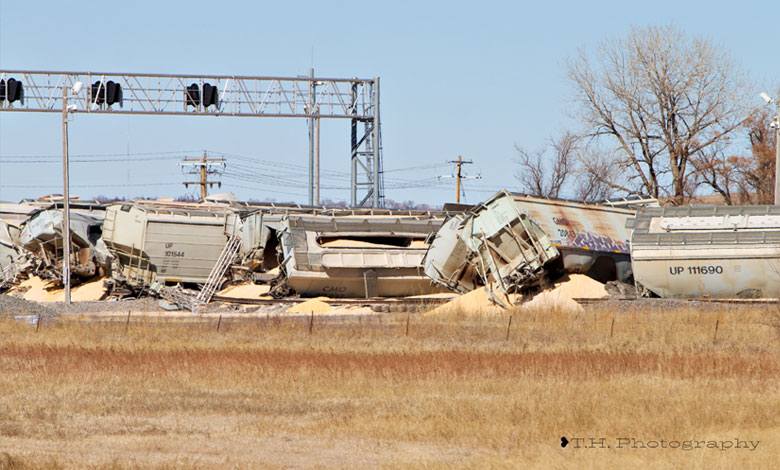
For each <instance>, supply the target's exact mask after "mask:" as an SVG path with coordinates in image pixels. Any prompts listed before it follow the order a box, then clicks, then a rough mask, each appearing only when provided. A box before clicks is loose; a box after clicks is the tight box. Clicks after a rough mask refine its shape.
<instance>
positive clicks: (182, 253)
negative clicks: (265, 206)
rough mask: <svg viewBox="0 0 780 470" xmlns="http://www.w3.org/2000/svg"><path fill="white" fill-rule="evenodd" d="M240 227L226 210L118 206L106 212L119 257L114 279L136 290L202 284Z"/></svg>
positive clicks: (108, 235) (111, 244) (107, 233)
mask: <svg viewBox="0 0 780 470" xmlns="http://www.w3.org/2000/svg"><path fill="white" fill-rule="evenodd" d="M240 224H241V220H240V217H239V216H238V215H237V214H236V213H235V211H233V210H231V209H230V208H227V207H223V206H214V207H205V206H204V207H197V206H195V205H192V207H187V206H184V205H180V207H176V206H174V205H171V206H170V207H168V206H165V205H155V204H144V203H122V204H113V205H111V206H109V207H108V208H107V209H106V218H105V222H104V224H103V240H104V242H105V244H106V246H108V249H109V250H110V251H111V253H112V254H113V255H114V258H115V269H114V272H113V274H114V277H115V278H117V280H119V281H124V282H125V283H126V284H127V285H128V286H129V287H131V288H134V289H141V288H143V287H145V286H147V285H149V284H152V283H161V284H165V283H193V284H202V283H205V282H206V281H207V280H208V277H209V274H210V273H211V270H212V268H213V267H214V265H215V264H216V262H217V260H218V259H219V257H220V254H221V253H222V251H223V249H224V248H225V245H226V244H227V241H228V239H229V237H230V236H232V235H234V234H236V233H238V231H239V230H240Z"/></svg>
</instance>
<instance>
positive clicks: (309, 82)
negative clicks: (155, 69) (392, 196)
mask: <svg viewBox="0 0 780 470" xmlns="http://www.w3.org/2000/svg"><path fill="white" fill-rule="evenodd" d="M11 78H13V79H15V80H17V81H19V82H21V83H22V86H23V90H24V92H23V97H22V99H21V100H18V101H14V102H8V101H7V100H5V99H2V100H0V111H6V112H9V111H12V112H51V113H61V112H62V100H63V93H62V88H63V85H65V86H67V88H68V89H69V90H70V89H73V86H74V85H75V84H76V83H78V82H81V83H82V84H83V86H82V88H81V90H79V91H78V93H75V94H74V93H71V92H69V97H68V104H69V105H75V109H73V110H72V112H76V113H86V114H92V113H97V114H148V115H153V114H156V115H181V116H240V117H292V118H307V119H310V127H311V126H313V122H314V120H316V119H321V118H327V119H348V120H350V121H351V133H350V144H351V145H350V148H351V155H350V159H351V172H352V183H351V195H350V199H351V204H352V205H353V206H363V205H370V206H373V207H381V206H382V205H383V203H384V201H383V191H382V186H383V185H382V161H381V145H380V144H381V139H380V135H381V133H380V119H379V78H378V77H375V78H372V79H359V78H318V77H314V75H313V73H311V74H310V76H306V77H294V78H290V77H263V76H257V77H251V76H235V75H170V74H137V73H103V72H49V71H29V70H0V80H5V82H7V81H8V80H9V79H11ZM109 82H113V85H111V86H116V85H119V88H118V89H121V95H120V96H121V99H119V100H117V102H114V103H113V104H108V102H110V101H114V99H116V97H115V98H114V99H111V100H109V99H107V92H111V93H112V94H113V90H114V89H112V88H108V87H109V85H110V84H109ZM193 84H194V85H197V89H198V90H199V95H197V96H196V95H194V94H193V93H192V92H189V93H188V87H192V85H193ZM205 85H209V86H210V87H215V89H216V91H217V96H216V99H215V100H213V101H214V104H209V106H204V103H205V102H206V99H205V98H206V97H205V95H200V93H203V92H204V91H205V90H206V88H205ZM201 96H202V97H203V99H201ZM193 98H197V99H193ZM312 134H313V133H312V132H310V138H312ZM313 160H314V154H313V145H310V155H309V162H310V163H309V168H310V178H309V180H310V191H309V195H310V196H309V199H310V201H309V202H310V203H313V200H312V187H313V185H314V177H313V174H312V168H313V164H312V162H313Z"/></svg>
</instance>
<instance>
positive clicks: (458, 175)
mask: <svg viewBox="0 0 780 470" xmlns="http://www.w3.org/2000/svg"><path fill="white" fill-rule="evenodd" d="M447 163H452V164H454V165H456V166H457V171H456V174H455V176H440V177H439V178H455V179H456V183H455V191H456V193H455V203H456V204H460V180H463V179H475V180H478V179H480V178H482V176H480V175H477V176H467V175H465V174H464V173H463V165H471V164H473V163H474V162H473V161H471V160H464V159H463V157H462V156H460V155H458V159H457V160H449V161H448V162H447Z"/></svg>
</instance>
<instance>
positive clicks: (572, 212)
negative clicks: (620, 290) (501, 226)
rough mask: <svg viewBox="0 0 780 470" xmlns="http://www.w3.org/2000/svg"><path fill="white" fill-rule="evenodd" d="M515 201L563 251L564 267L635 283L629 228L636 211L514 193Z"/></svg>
mask: <svg viewBox="0 0 780 470" xmlns="http://www.w3.org/2000/svg"><path fill="white" fill-rule="evenodd" d="M513 197H514V201H515V204H517V206H518V207H519V208H520V209H521V210H522V211H523V212H524V213H526V214H528V216H529V217H530V218H531V219H533V220H534V221H535V222H536V223H538V224H539V226H540V227H541V228H542V230H544V232H545V233H546V234H547V236H548V237H550V241H551V242H552V244H553V246H555V247H556V248H557V249H558V251H560V253H561V263H562V269H563V270H564V271H565V272H568V273H583V274H587V275H588V276H590V277H592V278H594V279H596V280H598V281H601V282H607V281H614V280H617V281H621V282H632V279H633V273H632V269H631V257H630V255H631V254H630V245H631V243H630V237H631V234H630V231H629V230H628V229H627V228H626V221H627V220H628V219H630V218H632V217H634V214H635V213H636V211H634V210H631V209H622V208H616V207H609V206H605V205H600V204H585V203H581V202H572V201H565V200H557V199H543V198H538V197H532V196H525V195H519V194H514V195H513Z"/></svg>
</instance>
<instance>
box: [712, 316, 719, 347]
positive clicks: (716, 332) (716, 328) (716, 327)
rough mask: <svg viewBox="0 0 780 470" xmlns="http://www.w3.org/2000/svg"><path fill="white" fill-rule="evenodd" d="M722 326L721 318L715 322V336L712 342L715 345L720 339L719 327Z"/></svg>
mask: <svg viewBox="0 0 780 470" xmlns="http://www.w3.org/2000/svg"><path fill="white" fill-rule="evenodd" d="M719 325H720V318H718V319H717V320H716V321H715V334H714V335H713V336H712V342H713V343H714V342H715V341H716V340H717V339H718V326H719Z"/></svg>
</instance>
